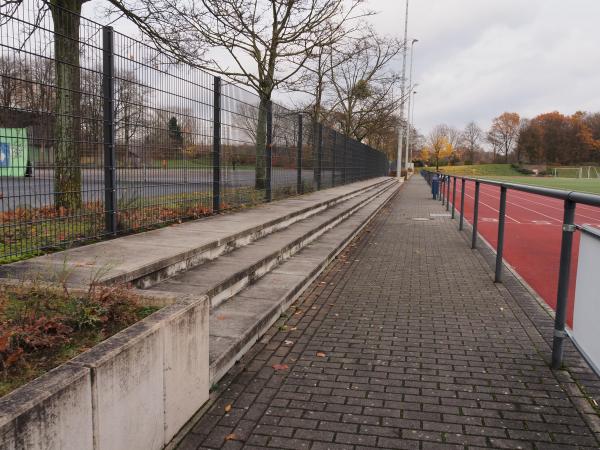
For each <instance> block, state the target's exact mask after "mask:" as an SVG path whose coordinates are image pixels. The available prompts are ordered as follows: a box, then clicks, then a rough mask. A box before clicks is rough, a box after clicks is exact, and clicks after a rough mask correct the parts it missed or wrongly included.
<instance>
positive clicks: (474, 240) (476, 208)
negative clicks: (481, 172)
mask: <svg viewBox="0 0 600 450" xmlns="http://www.w3.org/2000/svg"><path fill="white" fill-rule="evenodd" d="M479 184H480V183H479V181H476V182H475V201H474V205H473V236H471V248H473V249H475V248H477V221H478V220H479Z"/></svg>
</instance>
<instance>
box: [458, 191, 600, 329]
mask: <svg viewBox="0 0 600 450" xmlns="http://www.w3.org/2000/svg"><path fill="white" fill-rule="evenodd" d="M480 186H481V187H480V191H479V223H478V231H479V233H480V235H482V236H483V237H484V238H485V240H486V241H488V242H489V243H490V244H491V245H492V246H493V247H494V248H496V244H497V239H498V209H499V205H500V188H499V187H496V186H490V185H485V184H481V185H480ZM460 193H461V182H460V180H457V183H456V206H457V210H460ZM450 195H451V197H450V198H451V199H452V191H451V192H450ZM474 197H475V183H474V182H472V181H467V183H466V187H465V219H466V220H467V221H469V222H470V223H473V205H474V200H475V198H474ZM562 219H563V201H562V200H558V199H554V198H549V197H543V196H540V195H536V194H529V193H526V192H519V191H513V190H510V189H509V190H508V192H507V201H506V222H505V229H504V259H505V260H506V262H508V264H510V265H511V266H512V267H513V268H514V269H515V270H516V271H517V273H518V274H519V275H520V276H521V277H523V279H524V280H525V281H526V282H527V283H528V284H529V285H530V286H531V287H532V288H533V289H534V290H535V291H536V292H537V293H538V295H539V296H540V297H541V298H543V299H544V301H545V302H546V303H547V304H548V305H550V306H551V307H552V308H553V309H554V308H556V294H557V289H558V267H559V262H560V243H561V237H562ZM575 223H577V224H578V225H584V224H586V225H591V226H595V227H598V228H600V208H596V207H593V206H587V205H577V208H576V213H575ZM578 252H579V233H575V239H574V245H573V255H572V266H571V283H570V286H569V288H570V289H569V307H568V312H567V323H568V325H569V326H570V327H572V326H573V309H574V298H575V281H576V271H577V256H578Z"/></svg>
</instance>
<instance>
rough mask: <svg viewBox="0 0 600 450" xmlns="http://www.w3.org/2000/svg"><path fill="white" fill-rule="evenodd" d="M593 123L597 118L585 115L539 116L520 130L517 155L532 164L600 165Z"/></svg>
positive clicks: (599, 147) (599, 144)
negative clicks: (599, 163)
mask: <svg viewBox="0 0 600 450" xmlns="http://www.w3.org/2000/svg"><path fill="white" fill-rule="evenodd" d="M594 120H595V115H589V114H585V113H582V112H577V113H575V114H573V115H571V116H565V115H563V114H561V113H559V112H558V111H554V112H550V113H544V114H540V115H538V116H536V117H534V118H533V119H531V120H529V121H527V122H526V123H524V124H523V126H522V127H521V131H520V134H519V138H518V143H517V149H516V153H517V154H518V155H522V156H523V157H525V158H526V159H527V160H528V161H529V162H531V163H548V164H561V165H570V164H581V163H594V162H596V163H597V162H600V134H598V131H597V130H595V126H594V124H595V121H594Z"/></svg>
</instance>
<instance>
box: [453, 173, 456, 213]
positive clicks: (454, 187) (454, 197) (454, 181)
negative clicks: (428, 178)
mask: <svg viewBox="0 0 600 450" xmlns="http://www.w3.org/2000/svg"><path fill="white" fill-rule="evenodd" d="M455 212H456V177H454V178H453V182H452V218H453V219H454V215H455Z"/></svg>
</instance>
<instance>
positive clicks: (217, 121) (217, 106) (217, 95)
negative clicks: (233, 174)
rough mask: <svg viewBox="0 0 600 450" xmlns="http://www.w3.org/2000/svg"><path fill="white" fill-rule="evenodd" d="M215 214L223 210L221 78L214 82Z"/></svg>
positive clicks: (213, 202) (213, 196)
mask: <svg viewBox="0 0 600 450" xmlns="http://www.w3.org/2000/svg"><path fill="white" fill-rule="evenodd" d="M212 200H213V201H212V204H213V212H214V213H218V212H219V211H220V210H221V78H219V77H214V82H213V192H212Z"/></svg>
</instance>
